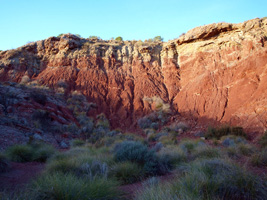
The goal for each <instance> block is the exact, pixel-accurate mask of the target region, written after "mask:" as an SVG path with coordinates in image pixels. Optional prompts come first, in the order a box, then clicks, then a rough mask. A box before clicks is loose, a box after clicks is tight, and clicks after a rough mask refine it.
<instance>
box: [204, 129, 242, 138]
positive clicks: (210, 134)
mask: <svg viewBox="0 0 267 200" xmlns="http://www.w3.org/2000/svg"><path fill="white" fill-rule="evenodd" d="M225 135H235V136H242V137H245V138H246V137H247V135H246V133H245V132H244V130H243V128H242V127H235V126H233V127H231V126H221V127H218V128H213V127H209V128H208V130H207V131H206V133H205V137H206V138H208V139H210V138H216V139H220V138H221V137H222V136H225Z"/></svg>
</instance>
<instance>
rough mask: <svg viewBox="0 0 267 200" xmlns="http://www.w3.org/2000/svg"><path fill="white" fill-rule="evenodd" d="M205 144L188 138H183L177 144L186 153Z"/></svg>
mask: <svg viewBox="0 0 267 200" xmlns="http://www.w3.org/2000/svg"><path fill="white" fill-rule="evenodd" d="M205 145H206V144H205V143H204V142H203V141H201V140H190V139H184V140H182V141H181V142H180V143H179V144H178V147H179V148H180V149H181V150H183V151H184V152H185V153H186V154H191V153H192V152H193V151H194V150H195V148H196V147H199V146H205Z"/></svg>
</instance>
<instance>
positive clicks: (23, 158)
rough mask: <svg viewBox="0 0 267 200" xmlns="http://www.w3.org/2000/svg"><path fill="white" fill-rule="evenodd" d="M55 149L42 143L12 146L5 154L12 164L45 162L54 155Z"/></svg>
mask: <svg viewBox="0 0 267 200" xmlns="http://www.w3.org/2000/svg"><path fill="white" fill-rule="evenodd" d="M55 151H56V150H55V148H54V147H53V146H51V145H48V144H44V143H32V144H27V145H14V146H11V147H10V148H8V149H7V151H6V154H7V156H8V158H9V159H10V160H11V161H14V162H30V161H37V162H45V161H46V160H47V159H48V158H50V157H51V156H52V155H53V154H54V153H55Z"/></svg>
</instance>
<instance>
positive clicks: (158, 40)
mask: <svg viewBox="0 0 267 200" xmlns="http://www.w3.org/2000/svg"><path fill="white" fill-rule="evenodd" d="M153 40H154V41H155V42H162V41H163V38H162V37H161V36H156V37H154V39H153Z"/></svg>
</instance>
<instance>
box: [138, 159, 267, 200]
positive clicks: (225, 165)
mask: <svg viewBox="0 0 267 200" xmlns="http://www.w3.org/2000/svg"><path fill="white" fill-rule="evenodd" d="M181 169H182V172H183V173H181V174H180V175H179V176H178V177H177V178H175V179H173V180H172V181H170V182H169V183H164V184H159V183H156V184H152V185H150V186H148V187H147V188H145V189H142V190H141V191H139V192H137V196H136V199H138V200H152V199H173V200H178V199H188V200H189V199H197V200H211V199H214V200H219V199H242V200H251V199H259V200H263V199H266V197H267V187H266V186H267V182H266V181H265V180H263V179H261V178H260V177H257V176H256V175H254V174H251V173H249V172H247V171H245V170H244V169H243V168H240V167H238V166H236V165H235V164H232V163H231V162H228V161H226V160H221V159H208V160H203V159H202V160H197V161H195V162H193V163H191V164H188V165H185V166H183V167H182V168H181Z"/></svg>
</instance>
